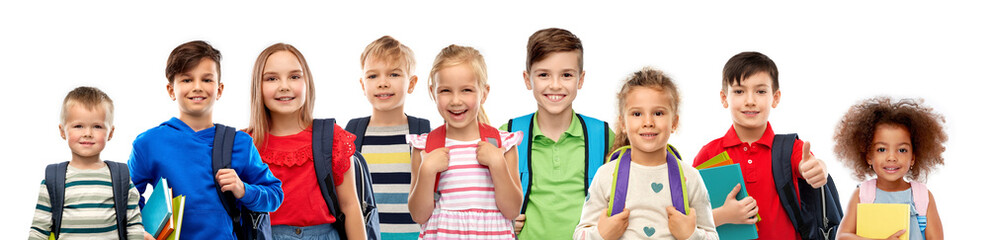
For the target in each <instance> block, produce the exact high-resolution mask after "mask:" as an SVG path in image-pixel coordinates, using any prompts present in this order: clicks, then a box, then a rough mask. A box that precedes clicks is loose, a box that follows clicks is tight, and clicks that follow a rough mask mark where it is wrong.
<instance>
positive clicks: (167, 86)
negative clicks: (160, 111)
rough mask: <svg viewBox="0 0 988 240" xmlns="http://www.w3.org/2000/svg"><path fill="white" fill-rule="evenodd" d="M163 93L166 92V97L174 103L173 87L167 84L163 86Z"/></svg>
mask: <svg viewBox="0 0 988 240" xmlns="http://www.w3.org/2000/svg"><path fill="white" fill-rule="evenodd" d="M165 92H168V97H170V98H171V99H172V101H175V86H172V84H171V83H168V84H167V85H165Z"/></svg>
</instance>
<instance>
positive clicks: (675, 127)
mask: <svg viewBox="0 0 988 240" xmlns="http://www.w3.org/2000/svg"><path fill="white" fill-rule="evenodd" d="M678 129H679V114H676V117H675V118H673V119H672V132H676V130H678Z"/></svg>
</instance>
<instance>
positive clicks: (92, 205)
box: [28, 164, 144, 240]
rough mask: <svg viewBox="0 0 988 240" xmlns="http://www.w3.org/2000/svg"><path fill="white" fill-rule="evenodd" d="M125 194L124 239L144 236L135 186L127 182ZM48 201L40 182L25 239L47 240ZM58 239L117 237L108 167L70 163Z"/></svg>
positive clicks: (49, 216)
mask: <svg viewBox="0 0 988 240" xmlns="http://www.w3.org/2000/svg"><path fill="white" fill-rule="evenodd" d="M129 185H130V190H129V191H128V192H129V193H130V194H128V196H127V223H128V224H127V238H128V239H144V225H142V224H141V212H140V210H138V209H137V202H138V201H139V200H140V196H138V193H137V188H134V184H133V183H129ZM51 224H52V223H51V201H49V199H48V188H47V187H45V181H44V180H42V181H41V191H39V192H38V205H37V206H36V207H35V210H34V221H33V222H31V230H30V235H29V236H28V239H37V240H47V239H48V235H49V234H51ZM58 239H117V214H116V210H115V209H114V208H113V183H112V182H111V178H110V168H108V167H106V165H104V166H103V167H102V168H100V169H78V168H75V167H72V165H71V164H69V166H68V168H67V169H66V171H65V201H64V208H63V210H62V230H61V233H60V234H59V236H58Z"/></svg>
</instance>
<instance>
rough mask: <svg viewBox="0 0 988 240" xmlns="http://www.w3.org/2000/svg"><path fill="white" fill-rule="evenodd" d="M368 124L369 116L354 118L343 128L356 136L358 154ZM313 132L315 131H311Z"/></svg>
mask: <svg viewBox="0 0 988 240" xmlns="http://www.w3.org/2000/svg"><path fill="white" fill-rule="evenodd" d="M409 120H411V119H409ZM313 121H315V120H313ZM368 124H370V117H369V116H368V117H362V118H354V119H350V121H349V122H347V123H346V128H344V129H345V130H346V131H347V132H350V133H353V135H354V136H357V138H356V139H354V140H353V145H354V146H355V147H357V151H358V152H359V151H360V150H361V149H362V148H363V146H364V134H367V125H368ZM409 129H411V128H409ZM313 130H315V129H313Z"/></svg>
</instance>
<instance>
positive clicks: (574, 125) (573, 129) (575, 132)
mask: <svg viewBox="0 0 988 240" xmlns="http://www.w3.org/2000/svg"><path fill="white" fill-rule="evenodd" d="M570 112H571V113H572V114H573V116H572V118H571V119H570V121H569V128H567V129H566V131H564V132H563V135H564V136H561V137H560V138H562V137H565V135H569V136H573V137H581V138H582V137H583V127H582V126H580V119H578V118H577V117H576V111H570ZM538 117H539V112H538V111H536V112H535V115H533V116H532V122H533V125H532V128H533V129H532V136H534V137H538V136H543V137H548V136H546V135H545V134H542V130H541V129H540V128H539V120H538ZM732 129H733V128H732ZM735 135H737V134H735Z"/></svg>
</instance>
